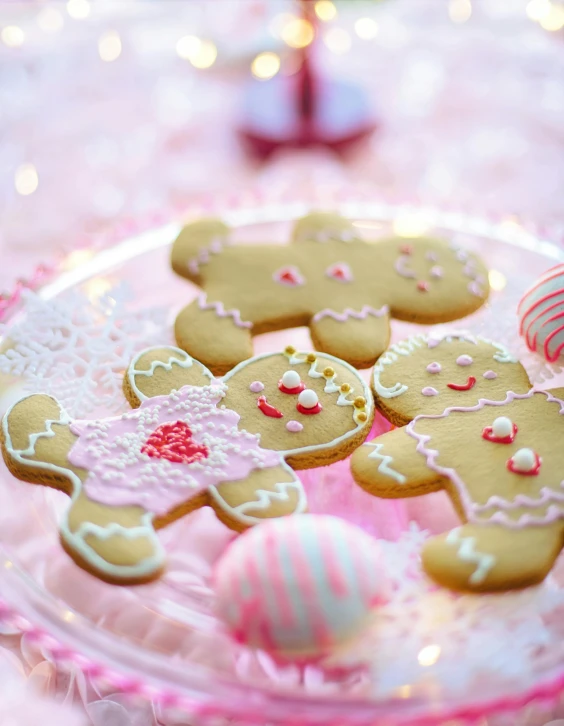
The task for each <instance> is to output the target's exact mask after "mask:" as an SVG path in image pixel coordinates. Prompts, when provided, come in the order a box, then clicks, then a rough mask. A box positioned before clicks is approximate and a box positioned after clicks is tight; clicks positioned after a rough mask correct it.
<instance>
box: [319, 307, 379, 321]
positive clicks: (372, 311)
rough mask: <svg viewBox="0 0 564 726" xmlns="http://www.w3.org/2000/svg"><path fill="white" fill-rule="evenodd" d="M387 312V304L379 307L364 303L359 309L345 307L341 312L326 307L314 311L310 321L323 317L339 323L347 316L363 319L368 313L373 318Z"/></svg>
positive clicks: (346, 318) (347, 317)
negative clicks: (316, 311)
mask: <svg viewBox="0 0 564 726" xmlns="http://www.w3.org/2000/svg"><path fill="white" fill-rule="evenodd" d="M389 312H390V308H389V307H388V305H382V307H381V308H379V309H376V308H373V307H371V306H370V305H364V306H363V308H362V309H361V310H359V311H357V310H353V309H352V308H345V309H344V310H343V312H342V313H336V312H335V311H334V310H330V309H329V308H327V309H326V310H320V311H319V312H318V313H316V314H315V315H314V316H313V318H312V322H313V323H318V322H319V321H320V320H323V318H333V320H336V321H337V322H339V323H344V322H345V321H346V320H348V319H349V318H354V320H365V319H366V318H367V317H368V316H369V315H372V316H374V317H375V318H382V317H383V316H384V315H387V314H388V313H389Z"/></svg>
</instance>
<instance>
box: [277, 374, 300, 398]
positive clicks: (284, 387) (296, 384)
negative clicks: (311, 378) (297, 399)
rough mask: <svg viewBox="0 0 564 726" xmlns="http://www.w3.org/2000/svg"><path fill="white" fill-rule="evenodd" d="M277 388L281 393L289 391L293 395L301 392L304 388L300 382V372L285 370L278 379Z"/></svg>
mask: <svg viewBox="0 0 564 726" xmlns="http://www.w3.org/2000/svg"><path fill="white" fill-rule="evenodd" d="M278 388H279V389H280V390H281V391H282V393H290V394H293V395H295V394H296V393H301V392H302V391H303V390H304V388H305V383H302V381H301V379H300V374H299V373H298V372H297V371H286V372H285V373H284V375H283V376H282V378H281V379H280V380H279V381H278Z"/></svg>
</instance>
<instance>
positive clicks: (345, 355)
mask: <svg viewBox="0 0 564 726" xmlns="http://www.w3.org/2000/svg"><path fill="white" fill-rule="evenodd" d="M172 267H173V269H174V270H175V272H177V273H178V274H179V275H181V276H182V277H185V278H186V279H188V280H190V281H191V282H193V283H195V284H196V285H198V286H199V287H200V288H201V289H202V293H201V294H200V295H199V297H198V298H197V299H196V300H194V301H193V302H192V303H190V304H189V305H188V306H187V307H186V308H184V310H182V311H181V312H180V314H179V315H178V317H177V319H176V325H175V333H176V340H177V342H178V345H179V346H180V347H181V348H183V349H184V350H186V351H187V352H188V353H189V354H190V355H192V356H194V357H195V358H197V359H198V360H200V361H202V362H203V363H205V364H206V365H207V366H208V367H209V368H210V370H212V371H213V372H214V373H215V374H217V375H220V374H224V373H226V372H227V371H228V370H230V369H231V368H232V367H233V366H234V365H236V364H237V363H240V362H241V361H243V360H245V359H247V358H250V357H251V356H252V355H253V346H252V336H253V335H258V334H260V333H268V332H271V331H275V330H282V329H285V328H292V327H297V326H302V325H308V326H309V329H310V333H311V339H312V341H313V344H314V346H315V347H316V348H317V349H318V350H321V351H324V352H326V353H329V354H331V355H334V356H336V357H338V358H341V359H343V360H346V361H347V362H348V363H350V364H351V365H353V366H355V367H356V368H368V367H370V366H371V365H373V364H374V362H375V361H376V360H377V358H378V357H379V356H380V355H381V354H382V353H383V352H384V350H385V349H386V347H387V346H388V343H389V339H390V319H391V318H392V317H393V318H397V319H399V320H407V321H411V322H416V323H422V324H432V323H441V322H448V321H451V320H456V319H459V318H462V317H464V316H466V315H468V314H470V313H472V312H474V311H475V310H477V309H478V308H479V307H480V306H481V305H483V304H484V302H485V301H486V300H487V297H488V293H489V282H488V274H487V269H486V267H485V266H484V264H483V263H482V262H481V260H480V259H479V258H478V257H476V256H475V255H473V254H471V253H469V252H467V251H465V250H463V249H460V248H459V247H457V246H456V245H454V244H452V243H449V242H446V241H444V240H440V239H431V238H423V237H422V238H418V239H411V240H407V239H403V238H399V237H393V238H389V239H380V240H377V241H375V242H371V243H369V242H365V241H362V240H361V239H359V237H358V236H357V234H356V229H355V227H354V225H353V224H352V223H351V222H349V221H348V220H346V219H344V218H342V217H340V216H338V215H335V214H322V213H317V214H310V215H309V216H307V217H304V218H303V219H301V220H299V221H298V222H297V223H296V225H295V228H294V232H293V239H292V243H291V244H290V245H271V244H270V245H239V244H236V245H231V242H230V230H229V228H228V227H227V226H226V225H225V224H223V223H222V222H221V221H219V220H217V219H207V220H201V221H198V222H195V223H192V224H189V225H187V226H186V227H184V229H183V230H182V231H181V233H180V235H179V236H178V238H177V240H176V241H175V243H174V246H173V249H172Z"/></svg>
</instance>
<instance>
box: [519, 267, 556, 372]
mask: <svg viewBox="0 0 564 726" xmlns="http://www.w3.org/2000/svg"><path fill="white" fill-rule="evenodd" d="M517 314H518V316H519V332H520V334H521V335H522V336H523V337H524V338H525V342H526V343H527V347H528V348H529V350H532V351H533V352H535V353H540V354H541V355H543V356H544V357H545V358H546V360H547V361H549V362H550V363H554V362H555V361H557V360H558V358H559V357H560V354H561V353H562V351H563V350H564V263H562V264H559V265H556V266H555V267H552V268H551V269H550V270H547V271H546V272H545V273H544V274H543V275H542V276H541V277H540V278H539V279H538V280H537V281H536V282H535V283H534V285H533V286H532V287H530V288H529V289H528V290H527V292H526V293H525V294H524V295H523V297H522V298H521V301H520V302H519V306H518V308H517Z"/></svg>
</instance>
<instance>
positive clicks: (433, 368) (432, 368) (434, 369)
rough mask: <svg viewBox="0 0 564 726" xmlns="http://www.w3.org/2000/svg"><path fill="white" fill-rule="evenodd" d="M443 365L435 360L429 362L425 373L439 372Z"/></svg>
mask: <svg viewBox="0 0 564 726" xmlns="http://www.w3.org/2000/svg"><path fill="white" fill-rule="evenodd" d="M442 369H443V367H442V366H441V364H440V363H437V361H434V362H433V363H429V365H428V366H427V373H440V372H441V371H442Z"/></svg>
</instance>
